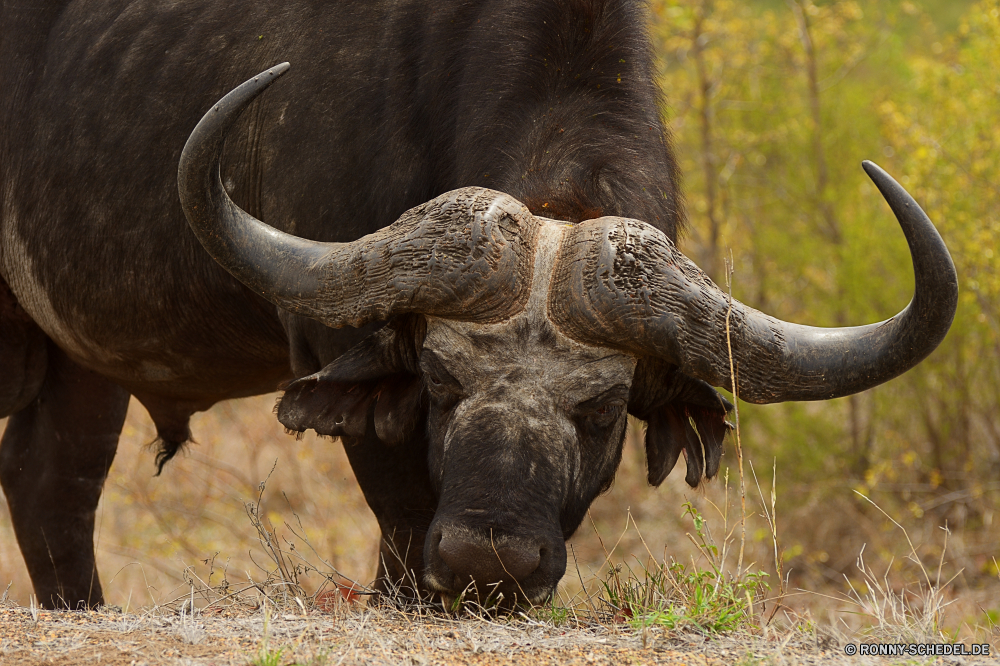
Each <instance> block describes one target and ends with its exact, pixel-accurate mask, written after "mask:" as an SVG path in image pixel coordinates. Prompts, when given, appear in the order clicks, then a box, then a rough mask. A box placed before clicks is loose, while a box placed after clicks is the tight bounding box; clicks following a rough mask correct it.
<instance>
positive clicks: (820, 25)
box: [0, 0, 1000, 626]
mask: <svg viewBox="0 0 1000 666" xmlns="http://www.w3.org/2000/svg"><path fill="white" fill-rule="evenodd" d="M651 6H652V9H653V18H654V24H653V34H654V45H655V47H656V49H657V52H658V55H659V56H660V62H661V67H662V69H661V84H662V87H663V89H664V92H665V99H666V106H665V108H664V109H663V113H664V116H665V118H666V119H667V121H668V122H669V124H670V126H671V127H672V129H673V133H674V140H675V142H676V147H677V153H678V155H679V158H680V160H681V163H682V168H683V173H684V174H685V186H684V190H685V192H686V197H687V206H688V213H689V219H690V226H689V231H688V233H687V236H686V238H685V240H684V241H683V242H682V247H683V249H684V251H685V252H686V253H687V254H688V255H689V256H690V257H691V258H692V259H694V260H695V261H696V262H697V263H698V264H699V265H700V266H702V267H703V268H704V269H705V270H707V271H708V272H709V274H711V275H712V277H713V278H714V279H715V280H716V281H717V282H718V283H719V284H725V283H726V281H727V270H726V262H727V261H729V260H730V258H731V262H732V269H733V270H732V284H733V294H734V296H735V297H736V298H738V299H740V300H742V301H743V302H745V303H747V304H749V305H752V306H753V307H756V308H758V309H760V310H763V311H766V312H768V313H769V314H773V315H775V316H778V317H780V318H782V319H787V320H792V321H796V322H801V323H806V324H812V325H819V326H840V325H855V324H864V323H868V322H872V321H877V320H880V319H884V318H886V317H888V316H891V315H893V314H894V313H896V312H897V311H899V310H900V309H901V308H902V307H903V306H904V305H905V304H906V303H907V302H908V300H909V298H910V296H911V294H912V287H913V278H912V270H911V263H910V259H909V255H908V252H907V248H906V244H905V241H904V239H903V236H902V234H901V232H900V231H899V227H898V225H897V224H896V223H895V221H894V219H893V217H892V214H891V212H890V211H889V209H888V207H887V206H886V205H885V203H884V202H883V201H882V199H881V197H880V196H879V194H878V192H877V191H876V189H875V187H874V186H873V185H872V184H871V183H870V182H868V180H867V178H866V177H865V175H864V173H863V171H862V170H861V168H860V163H861V161H862V160H863V159H871V160H873V161H876V162H877V163H879V164H880V165H881V166H883V167H884V168H885V169H886V170H887V171H889V172H890V173H891V174H893V175H894V176H895V177H897V178H898V179H899V180H900V181H901V182H902V184H903V185H904V186H905V187H906V188H907V189H908V190H909V191H910V192H911V194H913V195H914V197H915V198H916V199H917V200H918V201H919V202H920V203H921V204H922V205H923V206H924V207H925V209H926V210H927V212H928V214H929V215H930V217H931V219H933V220H934V221H935V223H936V224H937V226H938V228H939V230H940V231H941V234H942V236H943V237H944V239H945V241H946V243H947V244H948V246H949V248H950V249H951V251H952V255H953V257H954V259H955V263H956V265H957V267H958V272H959V280H960V289H961V301H960V306H959V311H958V315H957V317H956V319H955V324H954V326H953V328H952V330H951V332H950V334H949V335H948V337H947V339H946V340H945V342H944V343H943V344H942V345H941V347H940V348H939V349H938V350H937V351H936V352H934V354H932V355H931V356H930V357H929V358H928V359H927V360H926V361H924V362H923V363H922V364H921V365H920V366H918V367H917V368H916V369H914V370H911V371H910V372H908V373H906V374H905V375H904V376H902V377H900V378H898V379H896V380H893V381H892V382H890V383H888V384H886V385H883V386H881V387H878V388H876V389H874V390H871V391H868V392H866V393H864V394H861V395H858V396H853V397H849V398H844V399H840V400H835V401H831V402H818V403H790V404H782V405H772V406H755V405H747V404H741V406H740V417H741V434H742V441H743V447H744V451H745V455H746V457H747V458H749V460H751V461H753V462H754V464H755V467H754V469H755V470H756V474H757V477H758V478H759V479H760V486H761V488H762V489H763V492H762V493H758V492H757V490H756V487H754V485H753V481H752V479H751V480H750V481H749V488H750V489H751V490H748V492H747V496H748V503H749V504H748V512H749V513H750V514H751V516H750V519H749V520H748V527H747V533H746V534H747V539H748V551H747V559H746V562H745V564H751V563H752V564H753V566H754V567H755V568H763V569H766V570H770V571H771V576H772V577H771V583H772V588H775V589H776V588H777V584H776V573H777V572H776V571H775V569H776V568H777V567H776V565H775V558H774V553H773V551H774V545H773V543H772V539H771V535H770V531H769V529H768V526H767V523H766V521H763V520H761V519H759V517H758V516H757V515H756V514H757V513H758V512H761V511H762V509H763V507H765V506H769V503H770V497H769V495H770V489H771V485H772V480H773V482H774V489H775V492H776V496H777V503H776V508H777V528H778V538H779V542H780V543H779V546H780V549H782V551H781V552H782V553H783V564H782V565H781V568H782V571H783V573H784V574H785V575H786V576H787V577H788V587H789V588H790V589H794V588H805V589H807V590H811V591H813V592H822V593H824V594H834V595H837V594H842V593H844V592H845V590H846V587H847V582H846V581H845V578H846V580H847V581H851V582H853V583H855V584H856V585H858V586H861V587H863V586H864V581H863V580H862V579H861V577H860V576H859V572H858V570H857V567H856V558H857V557H858V555H859V553H860V552H861V550H862V548H863V547H865V548H866V551H865V555H866V560H867V561H869V562H872V561H873V560H875V561H877V562H879V565H878V566H881V567H882V569H884V570H885V571H886V574H887V576H888V580H889V581H890V582H891V584H892V585H894V586H897V587H900V588H901V587H903V586H906V585H908V584H910V583H912V582H913V581H914V580H915V578H916V577H917V576H916V575H915V573H914V569H913V568H912V564H911V563H909V562H907V559H906V558H907V556H908V555H909V554H910V550H909V547H908V546H907V543H906V539H905V538H904V535H903V534H902V532H901V531H900V530H898V529H897V528H896V527H895V526H893V525H892V523H891V522H889V521H888V520H887V519H886V518H885V517H884V516H883V515H882V514H881V513H880V512H879V511H878V510H877V509H875V508H874V507H873V506H872V505H871V504H869V503H868V502H866V501H864V500H863V499H862V498H861V497H859V495H858V494H857V493H855V492H854V491H858V492H860V493H862V494H864V495H865V496H867V497H870V498H872V499H873V500H874V501H875V502H877V503H878V504H879V506H881V507H882V508H883V509H884V510H885V511H886V512H887V513H888V514H889V515H891V516H893V517H894V518H895V519H896V520H897V521H899V522H900V523H901V524H903V526H904V527H905V528H906V529H907V530H908V532H909V536H910V538H911V539H912V540H913V542H914V545H915V547H916V549H917V551H918V553H919V554H920V556H921V557H922V558H924V559H925V561H927V562H928V563H930V564H931V565H934V564H936V563H937V562H938V560H939V558H940V557H941V549H942V547H943V544H944V531H943V530H942V529H941V528H943V527H945V526H946V527H947V529H948V530H950V534H951V536H950V540H949V542H948V549H947V553H946V556H945V558H944V562H945V571H944V574H945V580H947V579H948V578H951V577H952V576H953V575H956V574H957V575H958V577H957V578H956V579H955V581H954V582H953V583H952V585H951V588H950V592H949V594H952V595H954V598H956V599H959V600H962V601H963V603H960V604H956V605H955V606H953V607H952V609H953V618H952V619H953V622H954V623H963V622H964V623H972V624H979V625H983V624H986V623H988V622H990V621H995V620H996V617H997V614H998V612H1000V602H998V601H997V600H998V599H1000V585H998V571H997V560H996V559H994V558H996V557H997V556H998V555H1000V550H998V544H1000V516H996V515H995V512H996V509H997V506H998V502H997V500H998V497H1000V363H998V359H1000V337H998V336H1000V275H998V271H997V270H996V269H997V268H998V263H997V258H996V257H995V253H996V252H998V251H1000V250H998V248H996V245H997V241H998V239H1000V206H998V204H1000V192H998V189H997V188H998V186H1000V173H998V171H1000V166H998V161H997V160H996V159H995V158H994V155H995V154H996V150H995V149H996V148H997V147H998V144H1000V127H998V125H997V123H996V118H997V117H998V113H997V111H998V109H997V100H998V95H1000V67H998V63H1000V0H990V1H987V2H979V3H973V2H969V1H965V0H923V1H922V2H917V1H909V0H906V1H899V0H877V1H866V2H863V3H862V2H853V1H852V2H815V3H814V2H809V1H804V0H757V1H755V2H749V1H746V0H742V1H738V0H653V2H652V5H651ZM272 400H273V397H262V398H257V399H254V400H251V401H244V402H241V403H236V404H229V403H227V404H224V405H220V406H218V407H216V408H215V409H213V410H212V411H211V412H209V413H208V414H204V415H199V416H197V417H196V419H195V421H194V423H193V427H192V430H193V432H194V433H195V438H196V440H197V442H198V444H197V445H195V446H192V447H191V448H190V452H189V453H188V454H187V455H186V456H184V457H183V458H180V459H178V460H176V461H174V462H171V463H170V465H169V466H168V468H167V470H165V472H164V474H163V476H161V477H152V475H151V474H152V471H153V467H152V455H151V453H150V452H149V451H148V450H147V449H146V448H145V447H144V445H145V444H146V443H148V442H149V441H151V440H152V439H153V429H152V426H151V424H150V423H149V422H148V418H147V417H146V416H145V414H144V413H143V411H142V409H141V407H138V406H137V405H135V404H133V406H132V410H131V412H130V416H129V419H128V422H127V424H126V429H125V432H124V434H123V438H122V444H121V447H120V449H119V454H118V458H117V459H116V462H115V466H114V467H113V469H112V472H111V477H110V478H109V481H108V484H107V487H106V492H105V498H104V500H103V503H102V507H101V510H100V514H99V528H98V551H99V555H98V559H99V563H100V566H101V573H102V578H103V580H104V581H105V587H106V590H107V593H108V598H109V601H111V602H112V603H116V604H119V605H123V606H124V605H125V604H126V603H131V604H132V605H133V606H134V605H136V604H148V603H150V602H151V601H153V600H155V601H158V602H163V601H164V600H165V599H166V598H168V597H170V596H171V595H173V594H175V593H176V594H182V593H184V592H185V591H186V590H187V589H188V586H187V584H186V583H185V582H184V573H183V572H184V570H185V567H188V566H192V567H194V570H196V571H197V572H198V574H199V575H200V576H202V577H203V578H204V577H206V576H208V575H209V569H210V568H211V562H212V558H213V557H215V572H216V573H215V574H214V576H215V578H214V579H213V581H212V582H218V581H219V580H220V578H219V576H220V574H219V570H220V567H222V566H227V567H228V573H227V574H226V575H227V576H228V577H229V579H230V580H234V579H237V578H239V579H245V578H246V577H247V576H250V577H253V578H256V579H259V578H262V577H263V576H262V571H261V569H258V568H256V566H255V564H254V562H255V561H256V562H258V563H260V564H264V565H266V556H265V555H264V554H263V553H262V552H261V550H260V548H259V545H258V544H257V543H256V541H255V538H254V533H253V530H252V529H251V528H250V525H249V522H247V520H246V517H245V515H244V509H243V504H242V502H243V501H251V500H254V499H255V498H256V495H257V493H258V488H259V486H258V484H259V483H260V482H261V481H262V480H264V479H265V477H267V475H268V473H269V471H270V470H271V469H272V466H274V473H273V474H272V476H271V477H270V479H269V480H268V483H267V487H266V490H265V491H264V495H263V503H262V513H263V514H264V515H265V516H267V517H269V518H270V519H271V520H272V522H273V523H274V524H275V525H276V526H280V525H281V524H282V522H283V521H285V520H288V521H293V520H294V518H292V512H293V511H294V512H295V514H297V515H298V517H299V518H300V519H301V521H302V524H303V526H304V529H305V531H306V533H307V536H309V538H310V540H311V541H312V544H313V545H314V546H315V547H316V550H317V551H318V553H319V554H321V555H322V556H323V557H325V558H328V559H329V561H330V562H331V563H332V564H334V565H335V566H336V567H337V568H338V569H340V570H341V571H342V572H344V573H345V574H347V575H350V576H352V577H355V578H357V579H360V580H362V581H369V580H371V578H372V577H373V576H374V567H375V555H376V552H377V538H378V532H377V528H376V526H375V521H374V519H373V518H372V517H371V515H370V512H369V511H368V510H367V508H366V507H365V505H364V500H363V498H362V497H361V494H360V492H359V491H358V489H357V487H356V484H355V482H354V480H353V475H352V474H351V471H350V467H349V466H348V465H347V463H346V459H345V457H344V455H343V452H342V450H341V447H340V445H339V443H336V442H330V441H327V440H322V439H319V438H316V437H312V436H309V437H306V438H305V439H303V440H301V441H296V440H294V439H293V438H290V437H286V436H285V435H284V434H283V432H282V429H281V427H280V426H279V425H278V424H277V422H276V421H275V419H274V417H273V415H272V414H271V409H270V407H271V405H272V404H273V403H272ZM0 424H2V422H0ZM641 434H642V433H641V424H633V429H632V433H631V435H630V442H629V445H628V446H627V448H626V454H625V459H624V461H623V465H622V469H621V471H620V473H619V477H618V481H617V482H616V484H615V487H614V488H613V489H612V490H611V492H609V493H608V494H607V495H605V496H604V497H602V498H600V499H599V500H598V502H597V503H596V504H595V505H594V508H593V511H592V513H591V518H592V519H591V520H590V521H585V524H584V526H583V527H581V529H580V531H579V534H578V535H577V536H575V537H574V539H573V541H572V544H571V562H570V567H569V573H568V575H567V579H566V581H565V583H566V586H567V588H568V589H569V588H572V587H573V586H576V587H579V583H578V582H577V579H584V580H585V581H586V584H587V585H588V587H592V588H596V587H598V586H597V585H595V584H593V581H595V580H599V579H600V577H601V576H602V575H603V574H602V571H605V570H606V566H607V565H608V561H609V557H608V554H609V553H610V555H611V557H610V561H611V562H612V563H613V562H615V561H618V562H621V561H628V560H629V559H630V558H634V557H638V558H640V559H641V558H645V557H646V556H647V553H648V550H647V546H648V547H650V548H652V549H653V551H654V553H653V554H654V555H655V556H656V557H658V558H660V557H666V558H671V557H674V558H677V559H679V560H683V559H685V558H691V557H697V556H698V551H697V549H694V548H693V546H692V545H691V543H690V542H689V539H688V538H687V537H686V536H685V534H686V533H687V532H691V531H692V529H691V525H690V520H688V519H685V518H684V517H683V515H682V508H681V505H682V503H683V502H684V501H688V500H690V501H691V502H692V503H693V504H694V505H695V506H696V507H697V508H698V510H699V511H700V512H701V514H702V515H703V516H705V518H706V519H707V521H708V525H709V526H710V528H711V529H712V530H713V534H714V535H715V537H716V538H717V539H718V540H719V541H720V542H722V541H724V540H725V537H726V535H727V534H730V535H732V537H733V538H737V539H738V536H739V530H738V528H735V526H736V524H737V522H738V521H737V520H736V518H737V514H738V513H739V512H738V509H736V510H734V509H730V510H729V513H728V515H727V516H726V506H727V502H728V503H729V504H731V503H732V501H733V499H734V498H735V497H736V490H735V486H736V479H737V477H738V471H737V470H736V469H735V467H734V465H735V464H736V456H735V455H734V454H733V449H732V445H731V444H727V452H726V455H725V457H724V458H723V461H724V469H723V473H722V475H720V476H722V477H723V478H721V479H720V480H717V481H714V482H712V483H711V484H708V486H707V488H703V489H700V490H698V491H691V490H690V489H689V488H687V486H685V485H684V483H683V479H682V477H683V473H682V471H681V472H676V471H675V473H674V474H672V475H671V476H670V477H669V478H668V479H667V481H666V482H665V483H664V485H663V487H661V488H660V489H658V490H657V489H650V488H648V487H647V486H646V485H645V480H644V479H645V474H644V460H643V451H642V446H641ZM772 466H774V467H772ZM681 467H683V464H682V465H681ZM772 469H775V470H776V471H775V472H772ZM727 472H728V474H729V477H730V479H729V484H728V494H727V485H726V483H725V481H724V477H725V474H726V473H727ZM749 473H750V470H749V467H747V474H749ZM772 476H773V477H774V478H773V479H772ZM762 495H763V496H764V497H762ZM736 506H737V507H738V501H737V505H736ZM628 516H632V518H634V521H635V525H638V530H641V532H642V538H640V535H639V532H638V531H637V530H636V529H635V527H632V528H629V529H627V530H626V526H627V524H628V522H627V517H628ZM723 516H726V517H725V518H723ZM734 528H735V530H734ZM300 547H301V546H300ZM217 553H218V556H217V557H216V554H217ZM633 561H634V559H633ZM265 568H266V566H265ZM876 568H878V567H876ZM578 570H579V571H578ZM0 580H2V581H3V583H4V584H6V582H7V581H14V584H13V585H12V586H11V594H12V596H13V597H14V598H15V599H17V600H19V601H21V602H22V603H27V597H28V594H29V593H30V587H29V586H28V582H27V577H26V574H25V572H24V569H23V564H22V563H21V561H20V556H19V554H18V553H17V550H16V545H15V544H14V541H13V536H12V533H11V531H10V523H9V516H7V514H6V509H5V507H4V506H3V504H2V502H0ZM317 583H318V581H317ZM0 589H2V586H0ZM785 604H786V605H788V606H789V607H791V608H794V609H797V610H802V609H803V608H805V609H810V610H812V612H816V610H817V609H818V608H820V607H822V608H823V609H824V610H823V613H826V612H827V611H830V612H834V611H836V610H837V608H838V606H837V603H836V602H833V603H831V602H829V601H827V600H825V599H824V598H823V597H821V596H819V595H805V596H800V597H792V598H788V599H786V600H785ZM841 606H843V604H841ZM984 613H985V614H986V615H985V617H984ZM988 618H989V619H988ZM956 626H957V625H956Z"/></svg>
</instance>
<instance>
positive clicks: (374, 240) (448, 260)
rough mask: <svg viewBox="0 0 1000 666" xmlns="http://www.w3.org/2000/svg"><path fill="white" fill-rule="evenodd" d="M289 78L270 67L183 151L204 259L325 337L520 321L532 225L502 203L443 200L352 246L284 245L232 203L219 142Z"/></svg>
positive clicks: (477, 193)
mask: <svg viewBox="0 0 1000 666" xmlns="http://www.w3.org/2000/svg"><path fill="white" fill-rule="evenodd" d="M288 68H289V65H288V63H283V64H281V65H278V66H276V67H273V68H271V69H269V70H267V71H266V72H263V73H261V74H259V75H258V76H255V77H254V78H252V79H250V80H248V81H246V82H245V83H243V84H242V85H241V86H239V87H238V88H236V89H235V90H233V91H232V92H230V93H229V94H228V95H226V96H225V97H224V98H223V99H222V100H221V101H219V103H218V104H216V105H215V106H214V107H212V109H211V110H210V111H209V112H208V113H206V114H205V116H204V117H203V118H202V119H201V121H200V122H199V123H198V125H197V127H195V129H194V131H193V132H192V133H191V136H190V137H189V138H188V141H187V143H186V144H185V146H184V151H183V152H182V154H181V160H180V165H179V167H178V170H177V186H178V190H179V193H180V198H181V206H182V207H183V209H184V214H185V215H186V216H187V219H188V223H189V224H190V225H191V228H192V230H194V233H195V235H197V236H198V239H199V240H200V241H201V243H202V245H204V246H205V249H206V250H208V252H209V254H211V255H212V257H214V258H215V260H216V261H218V262H219V263H220V264H221V265H222V266H223V268H225V269H226V270H227V271H229V272H230V273H231V274H232V275H233V276H235V277H236V278H237V279H239V280H240V281H241V282H243V283H244V284H245V285H247V286H248V287H250V288H251V289H253V290H254V291H255V292H257V293H258V294H260V295H261V296H263V297H264V298H266V299H268V300H269V301H271V302H272V303H274V304H275V305H278V306H279V307H281V308H283V309H285V310H288V311H289V312H293V313H296V314H301V315H305V316H307V317H312V318H314V319H318V320H319V321H321V322H323V323H324V324H326V325H328V326H333V327H340V326H344V325H351V326H362V325H364V324H366V323H368V322H370V321H379V320H386V319H389V318H390V317H392V316H394V315H398V314H406V313H421V314H429V315H437V316H441V317H448V318H451V319H457V320H461V321H475V322H494V321H500V320H502V319H504V318H506V317H509V316H510V315H511V314H513V313H514V312H517V311H518V310H520V309H521V307H523V305H524V303H525V302H526V301H527V298H528V294H529V292H530V285H531V276H532V269H533V261H532V257H533V253H534V246H535V238H536V235H537V227H538V223H537V221H536V220H535V218H534V217H533V216H532V215H531V213H530V212H528V209H527V208H525V207H524V206H523V205H521V204H520V203H519V202H518V201H516V200H515V199H513V198H512V197H510V196H508V195H506V194H503V193H501V192H495V191H493V190H487V189H484V188H473V187H469V188H463V189H460V190H454V191H452V192H448V193H447V194H443V195H441V196H439V197H437V198H436V199H433V200H431V201H429V202H427V203H424V204H422V205H420V206H417V207H416V208H413V209H411V210H409V211H407V212H406V213H404V214H403V215H402V216H401V217H400V218H399V220H397V221H396V222H395V223H393V224H392V225H390V226H388V227H386V228H384V229H381V230H379V231H377V232H375V233H373V234H369V235H368V236H364V237H363V238H360V239H358V240H357V241H353V242H351V243H320V242H317V241H311V240H305V239H302V238H298V237H296V236H291V235H289V234H286V233H284V232H281V231H278V230H277V229H274V228H272V227H270V226H268V225H267V224H264V223H263V222H261V221H260V220H258V219H256V218H255V217H253V216H252V215H250V214H248V213H247V212H245V211H243V210H242V209H240V207H239V206H237V205H236V204H235V203H233V201H232V200H231V199H230V198H229V195H228V194H227V193H226V190H225V187H224V186H223V185H222V180H221V177H220V172H219V166H220V160H221V153H222V147H223V144H224V143H225V140H226V135H227V133H228V132H229V130H230V129H232V127H233V126H234V125H235V123H236V120H237V119H238V118H239V116H240V114H241V113H242V111H243V110H244V109H245V108H246V107H247V106H248V105H249V104H250V102H252V101H253V100H254V98H256V97H257V95H259V94H260V93H261V92H263V91H264V90H265V89H266V88H267V87H268V86H270V85H271V84H272V83H273V82H274V81H275V80H276V79H277V77H279V76H281V75H282V74H284V73H285V72H286V71H288Z"/></svg>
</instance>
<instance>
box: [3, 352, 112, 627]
mask: <svg viewBox="0 0 1000 666" xmlns="http://www.w3.org/2000/svg"><path fill="white" fill-rule="evenodd" d="M128 400H129V394H128V393H127V392H126V391H125V390H124V389H122V388H120V387H119V386H117V385H115V384H112V383H111V382H109V381H108V380H106V379H104V378H103V377H101V376H99V375H97V374H94V373H92V372H90V371H89V370H84V369H83V368H81V367H80V366H78V365H77V364H75V363H74V362H73V361H71V360H70V359H69V358H67V357H66V355H65V354H64V353H63V352H62V351H61V350H60V349H58V348H57V347H56V346H55V345H53V344H52V343H49V349H48V368H47V369H46V374H45V380H44V383H43V384H42V387H41V390H40V392H39V393H38V396H37V397H36V398H35V399H34V400H33V401H32V402H31V403H29V404H28V405H27V406H26V407H24V408H23V409H21V410H20V411H19V412H17V413H15V414H14V415H13V416H11V417H10V420H9V421H8V422H7V429H6V431H5V432H4V434H3V439H2V440H0V485H2V486H3V490H4V493H5V494H6V496H7V503H8V505H9V506H10V513H11V518H12V520H13V523H14V532H15V534H16V535H17V541H18V544H19V545H20V547H21V553H22V555H23V556H24V561H25V564H26V565H27V566H28V573H29V574H30V575H31V581H32V583H33V584H34V586H35V594H36V595H37V597H38V600H39V603H40V604H42V605H43V606H46V607H52V608H56V607H69V608H78V607H90V606H96V605H99V604H102V603H103V602H104V596H103V594H102V591H101V582H100V580H99V579H98V575H97V568H96V566H95V561H94V516H95V513H96V510H97V503H98V501H99V500H100V497H101V490H102V489H103V487H104V479H105V478H106V477H107V474H108V470H109V469H110V467H111V461H112V460H113V459H114V457H115V451H116V449H117V447H118V435H119V433H120V432H121V427H122V423H123V422H124V421H125V412H126V410H127V408H128Z"/></svg>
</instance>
